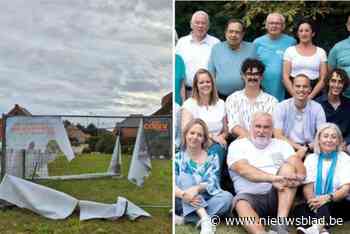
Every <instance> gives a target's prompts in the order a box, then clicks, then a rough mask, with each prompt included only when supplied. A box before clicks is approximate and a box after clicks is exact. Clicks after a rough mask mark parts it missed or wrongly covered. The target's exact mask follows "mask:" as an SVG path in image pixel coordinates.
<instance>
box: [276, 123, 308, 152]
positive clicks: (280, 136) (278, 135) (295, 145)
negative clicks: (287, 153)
mask: <svg viewBox="0 0 350 234" xmlns="http://www.w3.org/2000/svg"><path fill="white" fill-rule="evenodd" d="M273 135H274V137H275V138H277V139H280V140H283V141H286V142H288V143H289V144H290V145H291V146H293V148H294V149H295V150H296V151H298V150H300V149H303V147H304V146H302V145H300V144H298V143H295V142H294V141H292V140H291V139H289V138H288V137H286V136H285V135H284V134H283V130H282V129H278V128H275V129H273Z"/></svg>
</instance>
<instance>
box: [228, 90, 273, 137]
mask: <svg viewBox="0 0 350 234" xmlns="http://www.w3.org/2000/svg"><path fill="white" fill-rule="evenodd" d="M277 103H278V101H277V99H276V98H275V97H273V96H271V95H270V94H267V93H265V92H263V91H260V94H259V95H258V96H257V97H256V99H255V102H254V103H252V102H251V101H250V100H249V99H248V97H247V96H246V95H245V90H244V89H243V90H239V91H236V92H234V93H233V94H231V95H230V96H229V97H228V98H227V99H226V112H227V119H228V129H229V131H230V132H231V130H232V128H234V127H235V126H240V127H242V128H245V129H247V130H249V129H250V121H251V118H252V115H253V114H254V113H255V112H258V111H263V112H268V113H270V114H271V115H272V113H273V110H274V108H275V106H276V105H277Z"/></svg>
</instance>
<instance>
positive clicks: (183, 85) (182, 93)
mask: <svg viewBox="0 0 350 234" xmlns="http://www.w3.org/2000/svg"><path fill="white" fill-rule="evenodd" d="M180 96H181V99H182V102H184V101H185V100H186V88H185V81H184V80H182V81H181V87H180Z"/></svg>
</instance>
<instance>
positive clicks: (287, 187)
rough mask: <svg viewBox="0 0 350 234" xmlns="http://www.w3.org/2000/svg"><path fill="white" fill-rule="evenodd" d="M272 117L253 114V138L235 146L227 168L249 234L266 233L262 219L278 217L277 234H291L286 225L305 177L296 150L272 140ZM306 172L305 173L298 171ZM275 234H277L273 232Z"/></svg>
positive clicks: (229, 155) (235, 143)
mask: <svg viewBox="0 0 350 234" xmlns="http://www.w3.org/2000/svg"><path fill="white" fill-rule="evenodd" d="M272 129H273V123H272V116H271V115H270V114H269V113H267V112H257V113H255V114H253V117H252V121H251V127H250V130H249V133H250V137H249V138H242V139H238V140H236V141H234V142H232V143H231V145H230V147H229V150H228V155H227V165H228V167H229V168H230V176H231V179H232V181H233V184H234V187H235V191H236V193H237V195H236V196H235V197H234V199H233V207H234V208H235V210H236V211H237V214H238V215H239V217H251V218H250V220H252V219H254V220H256V222H246V223H245V224H244V228H245V229H246V230H247V232H249V233H265V229H264V226H263V224H262V223H260V222H258V221H259V217H267V216H269V217H277V218H278V219H279V220H280V221H279V225H275V226H272V230H273V231H276V232H277V233H288V231H287V225H286V223H285V222H284V221H285V218H286V217H287V216H288V213H289V210H290V208H291V206H292V203H293V200H294V196H295V192H296V187H297V186H298V185H300V184H301V182H302V180H303V178H304V177H305V174H306V173H305V167H304V166H303V165H302V161H301V160H300V158H299V156H298V155H297V154H295V153H294V150H293V148H292V147H291V146H290V145H289V144H288V143H287V142H285V141H282V140H278V139H272ZM297 168H302V169H303V170H299V171H298V170H297ZM272 233H273V232H272Z"/></svg>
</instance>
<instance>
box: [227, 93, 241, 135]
mask: <svg viewBox="0 0 350 234" xmlns="http://www.w3.org/2000/svg"><path fill="white" fill-rule="evenodd" d="M226 113H227V122H228V130H229V132H231V130H232V128H234V127H236V126H237V125H239V115H240V107H239V106H238V105H237V102H236V101H235V95H234V94H233V95H232V96H230V97H229V98H228V99H226Z"/></svg>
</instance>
